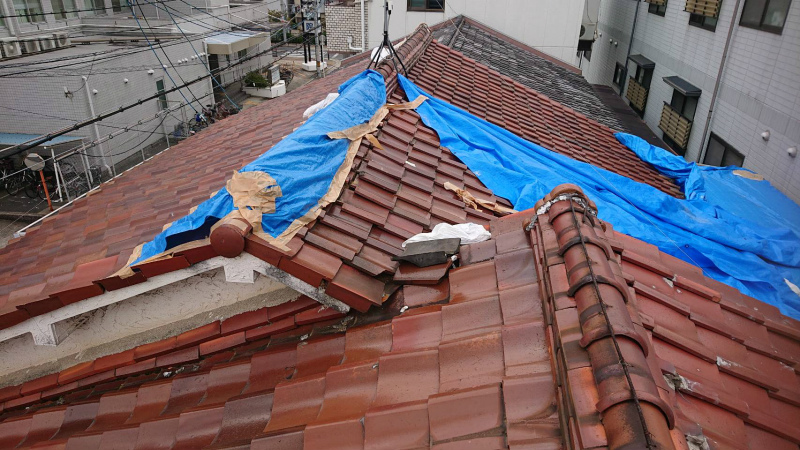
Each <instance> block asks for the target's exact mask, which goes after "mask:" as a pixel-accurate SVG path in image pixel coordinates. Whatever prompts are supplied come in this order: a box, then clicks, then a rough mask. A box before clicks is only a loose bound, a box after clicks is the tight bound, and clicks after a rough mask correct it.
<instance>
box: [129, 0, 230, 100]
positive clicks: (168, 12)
mask: <svg viewBox="0 0 800 450" xmlns="http://www.w3.org/2000/svg"><path fill="white" fill-rule="evenodd" d="M144 1H145V2H147V3H148V4H150V1H149V0H144ZM140 8H141V6H140ZM156 8H158V6H156ZM167 15H169V18H170V19H172V23H174V24H175V27H176V28H177V29H178V31H180V32H181V34H182V35H183V37H184V39H186V42H188V43H189V46H190V47H191V48H192V51H193V52H194V54H195V56H197V58H198V59H199V60H200V62H201V63H203V66H204V67H205V68H206V70H207V71H208V74H209V75H211V82H212V83H214V84H216V85H217V87H218V88H220V89H222V93H223V94H224V95H225V98H227V99H228V101H229V102H230V103H231V105H233V107H234V108H236V109H237V110H240V109H241V108H240V107H239V105H237V104H236V102H234V101H233V99H231V97H230V96H229V95H228V92H227V91H226V90H225V88H224V87H223V86H222V85H221V84H220V83H219V81H217V77H215V76H214V74H213V73H211V68H210V67H209V66H208V65H207V64H206V62H205V60H204V59H203V58H202V57H201V56H200V54H199V53H197V50H196V49H195V48H194V45H193V44H192V41H190V40H189V37H188V36H186V33H184V32H183V28H181V27H180V26H179V25H178V23H177V22H176V21H175V17H174V16H173V15H172V13H171V12H170V11H169V10H167Z"/></svg>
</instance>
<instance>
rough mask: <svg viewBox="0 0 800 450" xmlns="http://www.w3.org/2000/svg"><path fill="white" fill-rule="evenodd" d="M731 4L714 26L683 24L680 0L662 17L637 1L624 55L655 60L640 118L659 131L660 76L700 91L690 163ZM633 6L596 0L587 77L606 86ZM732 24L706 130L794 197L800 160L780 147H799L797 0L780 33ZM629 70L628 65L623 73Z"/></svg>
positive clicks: (665, 97)
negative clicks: (767, 133)
mask: <svg viewBox="0 0 800 450" xmlns="http://www.w3.org/2000/svg"><path fill="white" fill-rule="evenodd" d="M744 2H745V0H742V5H744ZM735 3H736V2H735V0H725V1H724V2H723V3H722V11H721V14H720V19H719V23H718V25H717V28H716V31H714V32H712V31H708V30H705V29H701V28H698V27H694V26H691V25H689V23H688V22H689V13H687V12H685V11H683V1H682V0H670V2H669V3H668V6H667V12H666V16H665V17H661V16H657V15H655V14H650V13H648V12H647V6H648V4H647V3H641V6H640V10H639V15H638V20H637V25H636V31H635V38H634V41H633V49H632V52H631V54H642V55H644V56H645V57H647V58H649V59H651V60H652V61H654V62H655V63H656V68H655V72H654V75H653V82H652V84H651V89H650V94H649V97H648V103H647V105H648V106H647V109H646V111H645V117H644V119H645V121H646V122H647V124H648V125H649V126H650V127H651V128H652V129H653V130H655V131H656V134H658V135H659V136H660V135H661V131H660V130H658V121H659V119H660V117H661V109H662V105H663V102H665V101H666V102H669V101H670V99H671V97H672V92H673V90H672V88H671V87H669V86H668V85H666V83H664V82H663V80H662V78H663V77H666V76H672V75H677V76H680V77H681V78H683V79H685V80H687V81H689V82H690V83H692V84H694V85H695V86H697V87H700V88H701V89H702V90H703V94H702V95H701V97H700V99H699V102H698V108H697V113H696V114H695V121H694V125H693V129H692V133H691V136H690V139H689V145H688V149H687V153H686V158H687V159H688V160H690V161H695V160H697V158H698V157H699V156H700V150H701V142H702V141H703V138H704V137H703V135H702V134H703V129H704V127H705V124H706V118H707V116H708V110H709V107H710V104H711V97H712V93H713V90H714V84H715V83H716V78H717V73H718V70H719V64H720V61H721V59H722V52H723V48H724V45H725V40H726V38H727V34H728V30H729V26H730V23H731V19H732V17H733V15H734V6H735ZM635 8H636V2H630V1H625V0H604V1H603V2H602V4H601V11H600V19H599V25H598V31H599V32H600V33H602V37H601V38H599V40H598V41H597V42H595V44H594V47H593V48H592V56H591V61H587V60H586V59H583V60H582V61H581V67H582V69H583V73H584V76H585V77H586V78H587V79H588V80H589V82H590V83H599V84H605V85H609V86H613V84H612V77H613V74H614V67H615V64H616V63H617V62H619V63H623V62H624V61H625V57H626V54H627V47H628V42H629V40H630V31H631V26H632V23H633V15H634V10H635ZM740 10H741V6H740ZM738 22H739V13H737V16H736V21H735V23H736V26H735V29H734V34H733V39H732V42H731V46H730V50H729V54H728V60H727V63H726V67H725V72H724V73H723V77H722V83H721V86H720V92H719V95H718V98H717V104H716V107H715V112H714V117H713V119H712V123H711V126H710V130H711V132H713V133H714V134H715V135H717V136H719V137H720V138H721V139H723V140H724V141H726V142H727V143H728V144H730V145H731V146H733V147H734V148H735V149H736V150H738V151H739V152H740V153H742V154H743V155H744V156H745V162H744V166H745V168H748V169H751V170H754V171H756V172H758V173H760V174H761V175H763V176H764V177H765V178H767V179H768V180H769V181H770V182H772V184H773V185H775V186H776V187H777V188H779V189H781V190H782V191H783V192H785V193H786V194H787V195H789V196H790V197H791V198H793V199H794V200H795V201H798V202H800V162H798V158H792V157H790V156H789V155H788V153H787V149H788V148H789V147H792V146H799V145H800V64H798V61H800V2H799V1H794V2H793V3H792V5H791V8H790V10H789V17H788V19H787V21H786V25H785V27H784V30H783V33H782V35H777V34H772V33H768V32H765V31H761V30H755V29H751V28H746V27H741V26H739V25H738ZM610 40H611V41H612V42H609V41H610ZM615 43H616V45H615ZM635 69H636V66H635V64H633V63H630V64H629V66H628V70H629V73H630V74H632V73H634V72H633V71H635ZM626 86H627V83H626ZM623 94H624V93H623ZM766 130H769V131H770V133H771V138H770V140H769V141H764V140H763V139H762V138H761V133H762V132H764V131H766ZM705 141H706V143H707V141H708V139H707V138H706V139H705Z"/></svg>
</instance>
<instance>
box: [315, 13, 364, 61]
mask: <svg viewBox="0 0 800 450" xmlns="http://www.w3.org/2000/svg"><path fill="white" fill-rule="evenodd" d="M365 8H366V5H365ZM368 14H369V11H367V10H366V9H365V11H364V30H365V34H366V35H367V36H369V22H367V16H368ZM325 23H326V27H327V30H326V31H327V33H328V51H332V52H352V51H353V50H350V48H349V46H348V38H351V39H352V41H351V42H352V44H353V47H359V48H361V47H362V45H361V3H360V2H356V4H355V5H353V6H344V5H337V6H328V7H327V8H326V10H325Z"/></svg>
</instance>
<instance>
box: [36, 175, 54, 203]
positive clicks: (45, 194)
mask: <svg viewBox="0 0 800 450" xmlns="http://www.w3.org/2000/svg"><path fill="white" fill-rule="evenodd" d="M39 178H41V179H42V188H43V189H44V196H45V197H46V198H47V207H48V208H50V211H52V210H53V202H52V201H50V193H49V192H47V183H45V182H44V171H43V170H40V171H39Z"/></svg>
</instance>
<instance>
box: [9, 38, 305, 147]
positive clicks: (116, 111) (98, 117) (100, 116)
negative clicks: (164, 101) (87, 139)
mask: <svg viewBox="0 0 800 450" xmlns="http://www.w3.org/2000/svg"><path fill="white" fill-rule="evenodd" d="M320 27H321V25H320V26H318V27H316V28H314V29H312V30H309V31H314V30H316V29H317V28H320ZM310 41H311V38H308V39H305V40H303V43H307V42H310ZM287 42H288V39H284V40H283V41H281V42H279V43H278V44H275V45H272V46H270V47H269V48H267V49H265V50H262V51H260V52H257V53H254V54H253V55H250V56H245V57H244V58H241V59H239V60H238V61H235V62H233V63H229V64H228V65H227V66H225V67H221V68H219V69H216V72H217V73H221V72H223V71H225V70H228V69H230V68H231V67H235V66H238V65H240V64H244V63H245V62H247V61H249V60H251V59H253V58H255V57H257V56H260V55H263V54H265V53H267V52H271V51H272V50H274V49H276V48H278V47H279V46H280V45H283V44H285V43H287ZM289 53H291V52H289ZM286 56H288V54H286V55H284V57H286ZM281 59H282V58H281ZM212 72H213V71H212ZM210 76H213V75H211V74H210V75H202V76H199V77H197V78H195V79H194V80H191V81H189V82H187V83H185V84H184V85H181V86H175V87H173V88H170V89H167V90H164V91H160V92H156V93H155V94H152V95H150V96H148V97H145V98H142V99H139V100H138V101H136V102H134V103H130V104H128V105H123V106H120V107H118V108H116V109H113V110H110V111H109V112H106V113H101V114H98V115H96V116H95V117H92V118H89V119H85V120H83V121H82V122H79V123H76V124H74V125H73V126H70V127H66V128H62V129H60V130H56V131H52V132H50V133H48V134H46V135H42V136H40V137H39V138H36V139H31V140H30V141H27V142H24V143H22V144H18V145H15V146H14V147H11V148H19V149H20V150H19V151H24V150H27V149H29V148H32V147H36V146H38V145H41V144H43V143H45V142H48V141H50V140H52V139H54V138H56V137H58V136H63V135H65V134H67V133H69V132H70V131H75V130H78V129H80V128H83V127H86V126H88V125H91V124H94V123H97V122H101V121H103V120H105V119H107V118H108V117H111V116H114V115H117V114H120V113H122V112H124V111H127V110H129V109H131V108H134V107H136V106H139V105H141V104H143V103H145V102H148V101H150V100H154V99H156V98H158V97H160V96H162V95H166V94H169V93H171V92H175V91H177V90H179V89H181V88H183V87H186V86H189V85H191V84H194V83H199V82H200V81H203V80H205V79H206V78H208V77H210ZM187 102H188V100H187ZM4 150H8V148H7V149H4Z"/></svg>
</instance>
